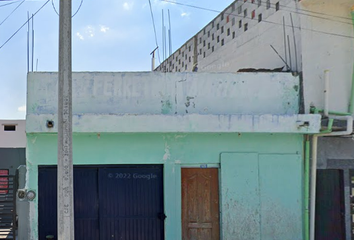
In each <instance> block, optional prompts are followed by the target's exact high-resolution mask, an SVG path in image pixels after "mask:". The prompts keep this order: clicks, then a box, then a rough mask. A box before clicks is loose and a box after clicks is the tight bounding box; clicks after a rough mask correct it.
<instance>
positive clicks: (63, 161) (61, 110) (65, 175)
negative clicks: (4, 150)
mask: <svg viewBox="0 0 354 240" xmlns="http://www.w3.org/2000/svg"><path fill="white" fill-rule="evenodd" d="M58 81H59V82H58V240H74V236H75V235H74V191H73V155H72V67H71V0H60V10H59V79H58Z"/></svg>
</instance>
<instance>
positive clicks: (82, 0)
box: [52, 0, 84, 18]
mask: <svg viewBox="0 0 354 240" xmlns="http://www.w3.org/2000/svg"><path fill="white" fill-rule="evenodd" d="M83 2H84V0H81V2H80V5H79V7H78V9H77V10H76V12H75V13H74V14H73V15H72V16H71V17H72V18H73V17H75V15H76V14H77V13H78V12H79V11H80V9H81V6H82V3H83ZM52 6H53V9H54V11H55V13H56V14H57V15H58V16H59V13H58V11H57V9H56V7H55V6H54V0H52Z"/></svg>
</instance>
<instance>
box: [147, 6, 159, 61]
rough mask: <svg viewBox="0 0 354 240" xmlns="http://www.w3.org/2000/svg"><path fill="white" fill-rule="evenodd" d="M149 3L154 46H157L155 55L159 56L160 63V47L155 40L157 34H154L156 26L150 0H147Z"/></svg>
mask: <svg viewBox="0 0 354 240" xmlns="http://www.w3.org/2000/svg"><path fill="white" fill-rule="evenodd" d="M149 5H150V13H151V19H152V25H153V27H154V33H155V42H156V47H157V55H158V58H159V63H160V64H161V60H160V48H159V44H158V42H157V34H156V27H155V19H154V14H153V12H152V6H151V1H150V0H149Z"/></svg>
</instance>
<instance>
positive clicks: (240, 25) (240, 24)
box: [238, 20, 242, 28]
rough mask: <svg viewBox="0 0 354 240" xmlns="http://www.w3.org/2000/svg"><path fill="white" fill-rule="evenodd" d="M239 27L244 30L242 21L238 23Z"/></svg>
mask: <svg viewBox="0 0 354 240" xmlns="http://www.w3.org/2000/svg"><path fill="white" fill-rule="evenodd" d="M238 27H239V28H242V20H240V21H239V22H238Z"/></svg>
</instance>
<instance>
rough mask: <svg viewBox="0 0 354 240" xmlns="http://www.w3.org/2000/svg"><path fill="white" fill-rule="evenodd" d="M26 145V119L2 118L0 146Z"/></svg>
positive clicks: (17, 146) (0, 123) (19, 146)
mask: <svg viewBox="0 0 354 240" xmlns="http://www.w3.org/2000/svg"><path fill="white" fill-rule="evenodd" d="M25 147H26V120H0V148H25Z"/></svg>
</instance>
